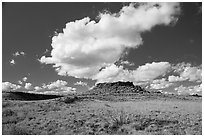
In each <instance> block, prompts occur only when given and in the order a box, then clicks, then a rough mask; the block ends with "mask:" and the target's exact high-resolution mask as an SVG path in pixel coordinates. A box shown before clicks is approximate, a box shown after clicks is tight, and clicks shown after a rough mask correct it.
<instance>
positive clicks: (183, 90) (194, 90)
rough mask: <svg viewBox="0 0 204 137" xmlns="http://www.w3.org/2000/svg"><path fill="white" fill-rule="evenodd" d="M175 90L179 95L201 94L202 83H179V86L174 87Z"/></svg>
mask: <svg viewBox="0 0 204 137" xmlns="http://www.w3.org/2000/svg"><path fill="white" fill-rule="evenodd" d="M175 90H176V91H177V92H178V94H179V95H183V94H189V95H193V94H198V95H202V84H200V85H195V86H189V87H184V86H183V85H181V86H179V87H176V88H175Z"/></svg>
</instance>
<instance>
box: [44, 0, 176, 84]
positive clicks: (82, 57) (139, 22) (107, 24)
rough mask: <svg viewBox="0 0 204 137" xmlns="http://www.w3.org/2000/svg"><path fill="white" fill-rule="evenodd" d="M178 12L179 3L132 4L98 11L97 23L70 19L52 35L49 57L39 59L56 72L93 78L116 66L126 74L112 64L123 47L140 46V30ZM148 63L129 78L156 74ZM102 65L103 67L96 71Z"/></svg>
mask: <svg viewBox="0 0 204 137" xmlns="http://www.w3.org/2000/svg"><path fill="white" fill-rule="evenodd" d="M179 13H180V6H179V4H178V3H142V4H133V3H131V4H130V5H129V6H124V7H123V8H122V9H121V10H120V12H119V13H113V14H111V13H101V14H100V15H99V16H98V17H99V21H98V22H96V21H94V20H92V21H91V20H90V18H89V17H85V18H83V19H81V20H76V21H75V22H69V23H67V24H66V28H64V29H63V33H59V34H58V35H57V36H54V37H53V38H52V44H51V45H52V48H53V49H52V51H51V57H45V56H42V57H41V59H40V61H41V62H42V63H45V64H53V67H55V69H56V71H57V72H58V74H59V75H68V76H73V77H77V78H90V79H95V78H97V77H99V78H100V77H101V73H105V72H104V71H106V70H107V69H116V70H114V71H122V72H123V74H120V75H122V76H124V77H127V76H126V73H128V71H127V70H121V69H123V68H121V67H118V68H117V66H114V63H115V62H116V61H118V60H119V59H120V57H121V56H122V55H123V53H124V51H125V49H127V48H137V47H139V45H141V44H142V43H143V41H142V37H141V33H143V32H146V31H150V30H151V29H152V28H153V27H154V26H157V25H170V24H171V23H175V22H176V21H177V18H176V15H178V14H179ZM147 66H148V65H147ZM147 66H143V67H140V68H138V70H137V71H136V72H131V73H133V75H136V76H137V77H139V78H137V77H136V76H132V77H135V78H136V79H139V80H141V78H144V79H145V80H148V79H153V78H154V77H156V76H158V75H159V74H158V73H159V72H157V73H156V74H153V72H154V70H152V71H149V70H145V68H144V67H147ZM103 67H106V70H102V71H99V70H100V69H101V68H103ZM157 69H158V68H157ZM138 71H141V72H142V74H139V73H138ZM114 73H117V72H114ZM147 73H148V74H150V76H148V74H147ZM143 74H144V76H143ZM106 75H107V74H106ZM109 75H110V74H109ZM111 75H113V74H111ZM115 75H116V74H115ZM127 75H128V77H129V73H128V74H127Z"/></svg>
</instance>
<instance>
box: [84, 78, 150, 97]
mask: <svg viewBox="0 0 204 137" xmlns="http://www.w3.org/2000/svg"><path fill="white" fill-rule="evenodd" d="M88 93H90V94H110V93H111V94H125V93H129V94H131V93H140V94H144V93H149V92H148V91H146V90H145V89H144V88H142V87H140V86H135V85H134V84H133V83H132V82H121V81H118V82H113V83H98V84H97V85H96V86H95V87H94V88H93V89H92V90H90V91H89V92H88Z"/></svg>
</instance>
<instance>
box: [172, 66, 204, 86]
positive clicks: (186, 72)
mask: <svg viewBox="0 0 204 137" xmlns="http://www.w3.org/2000/svg"><path fill="white" fill-rule="evenodd" d="M173 69H174V72H176V73H177V74H179V76H169V81H172V82H176V81H184V80H189V81H191V82H193V81H194V82H201V81H202V65H199V66H192V65H191V64H190V63H184V62H183V63H178V64H177V65H175V66H173Z"/></svg>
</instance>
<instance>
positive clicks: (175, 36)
mask: <svg viewBox="0 0 204 137" xmlns="http://www.w3.org/2000/svg"><path fill="white" fill-rule="evenodd" d="M171 4H172V3H168V4H167V5H161V7H159V6H158V7H157V9H156V7H154V8H155V9H154V8H153V6H152V5H151V4H149V3H148V4H146V5H145V4H144V5H142V4H140V5H134V6H130V5H131V4H130V3H99V2H98V3H92V2H89V3H80V2H78V3H32V2H30V3H9V2H7V3H3V4H2V25H3V26H2V28H3V30H2V41H3V43H2V80H3V89H5V90H29V91H36V92H45V91H46V93H49V92H48V91H50V93H51V92H52V93H53V92H54V91H56V92H57V93H58V92H59V93H60V92H65V91H67V90H76V91H82V90H87V89H88V88H89V87H91V86H93V85H94V84H95V82H113V81H117V80H123V81H127V80H128V81H133V82H134V83H135V84H141V85H143V86H145V87H146V88H149V89H150V90H154V89H162V90H165V91H168V92H170V90H169V89H171V91H172V90H175V91H176V92H179V93H183V92H185V91H187V92H188V91H189V93H191V89H193V90H194V91H196V93H197V91H198V92H201V83H202V80H201V71H202V4H201V3H187V2H186V3H180V4H175V5H173V4H172V5H173V6H172V5H171ZM154 6H155V5H154ZM124 7H126V8H124ZM162 7H163V10H164V14H161V11H163V10H162V9H159V8H162ZM122 8H123V11H122V10H121V9H122ZM145 8H148V10H146V11H145ZM168 8H169V10H168ZM157 10H158V11H159V10H161V11H160V12H157ZM177 10H178V11H177ZM144 11H145V12H144ZM114 13H115V14H114ZM116 13H117V15H116ZM99 16H100V17H99ZM145 16H146V17H148V18H145ZM86 17H89V18H86ZM151 17H153V19H152V18H151ZM164 18H166V19H164ZM76 20H78V23H77V21H76ZM93 20H95V22H94V23H91V21H93ZM75 21H76V22H75ZM70 22H73V23H70ZM66 24H68V25H67V26H66ZM103 27H104V28H103ZM63 29H64V32H63ZM54 36H55V41H53V40H52V38H53V37H54ZM51 45H52V46H53V47H54V48H53V47H52V46H51ZM51 51H52V54H51ZM128 70H129V71H128ZM24 77H26V78H27V79H26V80H25V79H23V78H24ZM29 83H30V84H29ZM75 88H76V89H75Z"/></svg>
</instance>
